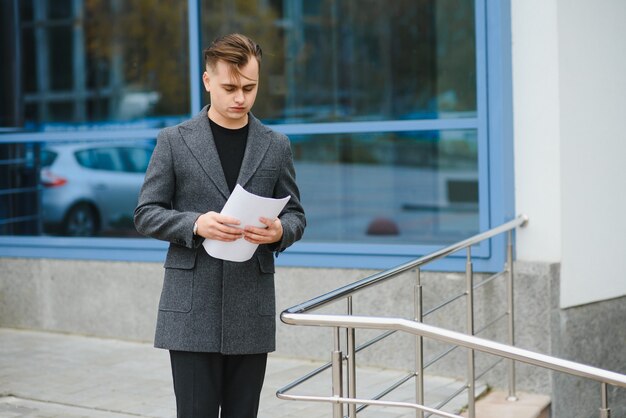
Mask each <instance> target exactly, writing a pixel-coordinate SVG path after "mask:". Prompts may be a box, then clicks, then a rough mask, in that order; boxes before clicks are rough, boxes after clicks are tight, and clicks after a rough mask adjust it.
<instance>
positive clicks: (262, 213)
mask: <svg viewBox="0 0 626 418" xmlns="http://www.w3.org/2000/svg"><path fill="white" fill-rule="evenodd" d="M290 198H291V196H287V197H284V198H282V199H272V198H269V197H262V196H257V195H255V194H252V193H250V192H248V191H246V190H245V189H244V188H243V187H241V186H240V185H236V186H235V190H233V192H232V193H231V195H230V197H229V198H228V201H227V202H226V204H225V205H224V208H223V209H222V211H221V212H220V213H221V214H222V215H228V216H232V217H233V218H237V219H239V221H240V222H241V224H240V225H239V226H240V227H242V228H243V227H245V226H247V225H250V226H256V227H259V228H264V227H265V225H264V224H262V223H261V222H260V221H259V218H260V217H264V218H268V219H274V218H276V217H277V216H278V215H279V214H280V211H281V210H283V208H284V207H285V205H286V204H287V202H288V201H289V199H290ZM202 245H203V246H204V249H205V250H206V252H207V253H208V254H209V255H210V256H212V257H215V258H220V259H222V260H228V261H239V262H241V261H246V260H249V259H250V258H251V257H252V254H254V251H256V248H257V247H258V244H252V243H251V242H248V241H246V240H245V239H243V238H240V239H238V240H236V241H231V242H223V241H217V240H212V239H205V240H204V242H203V243H202Z"/></svg>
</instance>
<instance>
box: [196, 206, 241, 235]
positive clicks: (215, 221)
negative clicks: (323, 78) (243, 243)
mask: <svg viewBox="0 0 626 418" xmlns="http://www.w3.org/2000/svg"><path fill="white" fill-rule="evenodd" d="M196 223H197V224H198V231H197V234H198V235H200V236H201V237H204V238H209V239H214V240H217V241H225V242H231V241H236V240H238V239H239V238H242V237H243V230H241V228H235V227H233V226H231V225H239V224H240V223H241V222H239V220H238V219H235V218H232V217H230V216H225V215H220V214H219V213H217V212H207V213H205V214H202V215H200V217H199V218H198V220H197V221H196Z"/></svg>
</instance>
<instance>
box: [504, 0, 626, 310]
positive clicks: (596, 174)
mask: <svg viewBox="0 0 626 418" xmlns="http://www.w3.org/2000/svg"><path fill="white" fill-rule="evenodd" d="M511 9H512V10H511V19H512V40H513V45H512V57H513V108H514V109H513V117H514V138H515V199H516V212H517V213H525V214H527V215H528V216H529V217H530V223H529V225H528V227H527V228H526V229H522V230H521V231H520V232H519V234H518V248H517V256H518V259H519V260H524V261H545V262H560V263H561V295H560V298H561V300H560V304H561V307H570V306H575V305H581V304H585V303H590V302H594V301H600V300H605V299H610V298H615V297H619V296H623V295H626V216H625V215H626V210H625V209H626V168H624V167H625V166H626V127H625V126H624V119H626V53H625V52H624V51H625V50H624V44H623V41H624V39H626V24H624V22H626V1H624V0H512V1H511Z"/></svg>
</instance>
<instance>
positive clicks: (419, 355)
mask: <svg viewBox="0 0 626 418" xmlns="http://www.w3.org/2000/svg"><path fill="white" fill-rule="evenodd" d="M414 296H415V299H414V307H415V322H422V321H423V320H424V315H423V297H422V281H421V277H420V268H419V267H418V268H416V269H415V295H414ZM415 402H416V403H417V404H419V405H424V337H422V336H421V335H417V336H416V337H415ZM415 416H416V418H424V411H422V410H420V409H417V410H416V411H415Z"/></svg>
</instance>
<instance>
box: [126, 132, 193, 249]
mask: <svg viewBox="0 0 626 418" xmlns="http://www.w3.org/2000/svg"><path fill="white" fill-rule="evenodd" d="M173 135H178V128H176V127H172V128H166V129H164V130H162V131H161V132H160V133H159V136H158V138H157V144H156V147H155V148H154V152H153V153H152V157H151V158H150V163H149V164H148V169H147V170H146V176H145V179H144V182H143V186H142V187H141V191H140V192H139V199H138V203H137V208H136V209H135V216H134V221H135V228H137V231H138V232H139V233H141V234H143V235H146V236H149V237H152V238H156V239H160V240H164V241H169V242H171V243H175V244H178V245H182V246H185V247H187V248H194V247H197V246H198V245H200V243H201V240H199V239H198V237H194V235H193V224H194V222H195V221H196V219H198V217H199V216H200V215H201V214H200V213H195V212H183V211H178V210H176V209H175V208H174V204H173V202H174V199H175V195H176V170H175V167H174V164H173V156H172V148H171V138H172V136H173Z"/></svg>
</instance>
